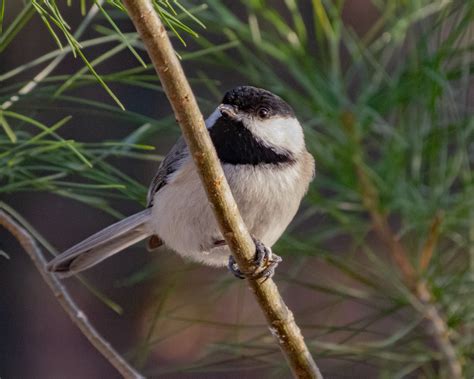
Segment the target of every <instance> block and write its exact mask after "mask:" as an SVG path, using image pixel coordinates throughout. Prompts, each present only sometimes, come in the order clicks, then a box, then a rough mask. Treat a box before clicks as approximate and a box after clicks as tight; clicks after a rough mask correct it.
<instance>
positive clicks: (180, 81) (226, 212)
mask: <svg viewBox="0 0 474 379" xmlns="http://www.w3.org/2000/svg"><path fill="white" fill-rule="evenodd" d="M124 4H125V7H126V8H127V10H128V13H129V15H130V18H131V19H132V21H133V23H134V25H135V27H136V29H137V30H138V32H139V34H140V36H141V38H142V40H143V42H144V44H145V47H146V49H147V51H148V54H149V56H150V58H151V61H152V62H153V65H154V66H155V69H156V71H157V73H158V75H159V77H160V80H161V83H162V85H163V88H164V90H165V92H166V95H167V97H168V99H169V101H170V103H171V106H172V107H173V111H174V114H175V117H176V120H177V121H178V123H179V125H180V127H181V130H182V132H183V135H184V138H185V139H186V142H187V144H188V147H189V150H190V152H191V154H192V157H193V160H194V163H195V165H196V168H197V170H198V172H199V175H200V177H201V181H202V184H203V186H204V188H205V190H206V192H207V196H208V199H209V201H210V202H211V205H212V207H213V209H214V214H215V216H216V219H217V221H218V224H219V226H220V229H221V232H222V235H223V236H224V238H225V240H226V242H227V244H228V246H229V247H230V249H231V251H232V254H233V256H234V258H235V260H236V262H237V263H238V265H239V267H240V269H241V270H243V271H251V269H252V268H253V265H254V263H253V257H254V253H255V246H254V244H253V241H252V239H251V237H250V235H249V233H248V231H247V228H246V227H245V224H244V222H243V220H242V217H241V216H240V214H239V211H238V209H237V205H236V203H235V200H234V198H233V197H232V193H231V191H230V188H229V185H228V183H227V181H226V179H225V176H224V172H223V170H222V167H221V165H220V162H219V160H218V158H217V154H216V151H215V149H214V146H213V144H212V142H211V139H210V136H209V133H208V131H207V129H206V127H205V125H204V119H203V117H202V114H201V112H200V110H199V108H198V105H197V103H196V99H195V97H194V95H193V92H192V90H191V88H190V86H189V83H188V81H187V79H186V76H185V74H184V72H183V69H182V67H181V64H180V62H179V60H178V58H177V57H176V53H175V51H174V49H173V46H172V45H171V42H170V40H169V38H168V35H167V33H166V30H165V28H164V26H163V24H162V22H161V20H160V19H159V17H158V15H157V14H156V12H155V10H154V9H153V5H152V3H151V1H150V0H124ZM248 283H249V285H250V287H251V289H252V291H253V292H254V294H255V297H256V299H257V301H258V303H259V304H260V307H261V308H262V311H263V312H264V314H265V316H266V318H267V322H268V324H269V328H270V330H271V331H272V334H274V335H275V337H276V340H277V342H278V344H279V346H280V348H281V349H282V351H283V353H284V354H285V356H286V359H287V360H288V363H289V364H290V366H291V368H292V370H293V373H294V375H295V376H296V377H298V378H322V376H321V374H320V372H319V369H318V367H317V366H316V364H315V362H314V361H313V358H312V357H311V354H310V352H309V350H308V348H307V346H306V344H305V343H304V340H303V336H302V335H301V331H300V329H299V328H298V326H297V325H296V323H295V320H294V317H293V313H292V312H291V311H290V310H289V309H288V307H287V306H286V304H285V303H284V301H283V299H282V298H281V296H280V293H279V292H278V289H277V287H276V285H275V283H274V282H273V280H271V279H269V280H267V281H265V282H264V283H260V282H259V281H258V280H252V279H248Z"/></svg>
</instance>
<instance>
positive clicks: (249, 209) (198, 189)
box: [150, 161, 311, 266]
mask: <svg viewBox="0 0 474 379" xmlns="http://www.w3.org/2000/svg"><path fill="white" fill-rule="evenodd" d="M224 172H225V175H226V177H227V180H228V182H229V185H230V187H231V190H232V193H233V195H234V198H235V200H236V202H237V205H238V207H239V210H240V213H241V215H242V217H243V219H244V222H245V224H246V225H247V228H248V229H249V232H250V233H251V234H252V235H253V236H254V237H255V238H257V239H259V240H261V241H262V242H263V243H264V244H265V245H266V246H268V247H271V246H272V245H273V244H274V243H275V242H276V241H277V240H278V238H279V237H280V236H281V234H282V233H283V232H284V230H285V229H286V227H287V226H288V224H289V223H290V221H291V220H292V219H293V217H294V215H295V213H296V211H297V210H298V207H299V204H300V201H301V198H302V197H303V195H304V193H305V191H306V188H307V185H308V183H309V181H310V179H311V178H310V177H308V178H305V179H304V180H305V181H306V182H307V183H301V181H302V180H303V177H304V175H302V168H301V167H298V166H297V165H296V164H295V165H292V166H281V167H280V168H278V169H275V167H271V166H270V165H268V166H267V167H265V166H263V167H262V166H259V168H258V170H256V169H255V166H251V165H245V166H244V165H242V166H237V167H236V166H232V165H224ZM150 227H151V229H152V231H153V232H154V233H156V234H157V235H159V236H160V238H161V239H162V240H163V241H164V243H165V244H166V245H167V246H168V247H170V248H171V249H173V250H174V251H176V252H177V253H178V254H180V255H182V256H184V257H188V258H190V259H192V260H193V261H198V262H202V263H205V264H208V265H212V266H224V265H226V264H227V262H228V257H229V254H230V251H229V250H228V248H227V247H225V246H224V247H217V248H216V247H214V243H215V242H216V241H218V240H223V237H222V235H221V233H220V231H219V228H218V226H217V223H216V221H215V218H214V214H213V212H212V209H211V207H210V205H209V202H208V200H207V197H206V195H205V192H204V189H203V188H202V184H201V182H200V179H199V176H198V174H197V172H196V169H195V168H194V165H193V163H192V162H191V161H188V162H186V163H184V164H183V166H182V167H181V169H180V170H179V173H177V174H176V175H174V177H172V178H171V179H170V180H169V183H168V184H167V185H166V186H165V187H163V188H162V189H161V190H160V191H159V192H158V193H157V194H156V195H155V199H154V206H153V220H152V223H151V225H150Z"/></svg>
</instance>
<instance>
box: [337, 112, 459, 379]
mask: <svg viewBox="0 0 474 379" xmlns="http://www.w3.org/2000/svg"><path fill="white" fill-rule="evenodd" d="M355 122H356V120H355V119H354V115H353V114H352V113H349V112H345V113H344V114H343V116H342V124H343V126H344V128H345V129H346V132H347V134H348V136H349V138H350V139H351V143H352V145H353V148H354V150H353V151H352V161H353V165H354V168H355V170H356V175H357V180H358V184H359V190H360V193H361V198H362V203H363V205H364V207H365V209H366V210H367V212H368V213H369V215H370V218H371V220H372V225H373V228H374V231H375V233H376V234H377V236H378V238H380V240H381V241H382V242H383V243H385V244H386V246H387V247H388V251H389V253H390V255H391V257H392V259H393V261H394V262H395V264H396V266H397V268H398V270H399V271H400V273H401V274H402V278H403V281H404V283H405V285H406V286H407V287H408V289H409V290H410V291H411V292H412V293H413V295H415V297H416V299H417V300H418V301H419V302H420V303H421V312H422V314H423V316H424V318H425V319H426V320H427V321H428V323H427V324H428V325H427V327H428V328H427V329H428V333H430V334H431V335H432V336H433V339H434V341H435V342H436V344H437V345H438V349H439V351H440V352H441V354H442V355H443V357H444V360H445V363H446V366H447V368H448V370H449V373H450V378H452V379H462V378H463V374H462V363H461V361H460V359H459V357H458V356H457V354H456V349H455V347H454V345H453V343H452V341H451V339H450V333H449V327H448V324H447V322H446V320H445V319H444V317H443V314H442V312H441V311H440V310H439V309H438V307H436V304H435V300H434V296H433V293H432V291H431V288H430V287H429V286H428V283H427V282H426V280H425V279H423V278H420V277H419V275H418V274H417V271H416V270H415V268H414V266H413V264H412V263H411V261H410V259H409V255H408V251H407V250H406V248H405V246H404V245H403V244H402V243H401V242H400V240H399V239H398V238H397V236H396V235H395V233H394V231H393V229H392V227H391V226H390V224H389V222H388V220H387V216H386V215H385V214H384V213H383V211H382V209H381V205H380V197H379V193H378V191H377V188H376V186H375V184H374V183H373V181H372V179H371V178H370V176H369V174H368V173H367V169H366V167H365V165H364V160H363V153H362V149H361V141H360V137H359V136H358V134H357V132H356V130H355ZM439 222H440V220H437V219H436V218H435V221H434V222H433V224H432V226H431V231H430V234H431V235H430V237H429V238H428V241H427V243H426V245H425V247H424V249H423V254H422V258H423V259H422V265H427V264H428V263H429V260H430V259H431V254H432V250H433V249H434V246H435V244H436V240H437V234H438V227H439Z"/></svg>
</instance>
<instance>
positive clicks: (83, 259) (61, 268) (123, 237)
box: [47, 208, 151, 277]
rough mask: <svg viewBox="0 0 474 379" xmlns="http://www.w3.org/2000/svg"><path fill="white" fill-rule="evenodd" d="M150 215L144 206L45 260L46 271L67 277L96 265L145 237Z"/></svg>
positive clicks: (147, 231)
mask: <svg viewBox="0 0 474 379" xmlns="http://www.w3.org/2000/svg"><path fill="white" fill-rule="evenodd" d="M150 217H151V209H150V208H148V209H145V210H144V211H142V212H140V213H137V214H134V215H132V216H130V217H127V218H126V219H124V220H122V221H119V222H117V223H115V224H113V225H110V226H109V227H107V228H105V229H103V230H101V231H100V232H98V233H96V234H94V235H92V236H90V237H89V238H87V239H85V240H84V241H82V242H79V243H78V244H77V245H74V246H73V247H71V248H70V249H68V250H66V251H65V252H63V253H61V254H60V255H58V256H57V257H56V258H54V259H53V260H52V261H51V262H49V263H48V265H47V269H48V271H52V272H56V273H58V275H59V276H61V277H67V276H71V275H74V274H76V273H78V272H79V271H83V270H85V269H88V268H89V267H92V266H94V265H96V264H97V263H99V262H101V261H103V260H104V259H106V258H108V257H110V256H111V255H114V254H115V253H118V252H120V251H122V250H123V249H125V248H127V247H128V246H130V245H133V244H134V243H137V242H139V241H141V240H143V239H145V238H146V237H148V236H149V235H150V234H151V233H150V231H149V230H147V226H146V224H147V222H148V221H149V220H150Z"/></svg>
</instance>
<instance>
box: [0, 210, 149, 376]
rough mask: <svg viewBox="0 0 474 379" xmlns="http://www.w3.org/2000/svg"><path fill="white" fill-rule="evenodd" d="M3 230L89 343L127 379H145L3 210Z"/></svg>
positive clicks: (25, 232) (28, 236)
mask: <svg viewBox="0 0 474 379" xmlns="http://www.w3.org/2000/svg"><path fill="white" fill-rule="evenodd" d="M0 226H3V227H4V228H5V229H6V230H8V231H9V232H10V233H11V234H12V235H13V237H15V239H16V240H17V241H18V242H19V243H20V245H21V246H22V247H23V249H25V251H26V252H27V253H28V255H29V256H30V258H31V260H32V261H33V263H34V265H35V266H36V268H37V269H38V271H39V272H40V274H41V276H42V277H43V280H44V281H45V282H46V284H47V285H48V286H49V288H50V289H51V291H53V293H54V296H55V297H56V299H57V300H58V302H59V304H61V306H62V307H63V309H64V310H65V311H66V313H67V314H68V315H69V317H70V318H71V320H72V322H73V323H74V324H76V326H77V327H78V328H79V329H80V330H81V332H82V334H83V335H84V336H85V337H86V338H87V339H88V340H89V342H90V343H91V344H92V345H93V346H94V347H95V348H96V349H97V350H98V351H99V352H100V353H101V354H102V355H103V356H104V357H105V359H107V360H108V361H109V363H110V364H111V365H112V366H114V367H115V369H116V370H117V371H118V372H119V373H120V374H121V375H122V376H123V377H124V378H127V379H141V378H143V376H142V375H140V374H139V373H138V372H137V371H135V370H134V368H133V367H131V366H130V365H129V364H128V363H127V362H126V361H125V360H124V359H123V358H122V357H121V356H120V354H119V353H117V352H116V351H115V350H114V348H113V347H112V346H111V345H110V344H109V343H108V342H107V341H106V340H105V339H104V338H103V337H102V336H101V335H100V334H99V333H98V332H97V330H95V328H94V327H93V326H92V324H91V323H90V322H89V320H88V319H87V316H86V314H85V313H84V312H83V311H82V310H81V309H80V308H79V307H78V306H77V304H76V303H75V302H74V300H72V298H71V297H70V296H69V293H68V292H67V290H66V288H65V287H64V286H63V285H62V284H61V282H60V281H59V280H58V279H56V277H55V276H54V275H51V274H50V273H48V272H46V270H45V266H46V263H47V262H46V260H45V258H44V256H43V253H42V252H41V249H40V248H39V247H38V245H37V244H36V242H35V240H34V238H33V237H32V236H31V235H30V234H29V233H28V232H27V231H26V230H25V229H24V228H23V227H22V226H21V225H20V224H18V223H17V222H16V221H15V220H14V219H13V218H12V217H11V216H10V215H8V214H7V213H6V212H4V211H2V210H0Z"/></svg>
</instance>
